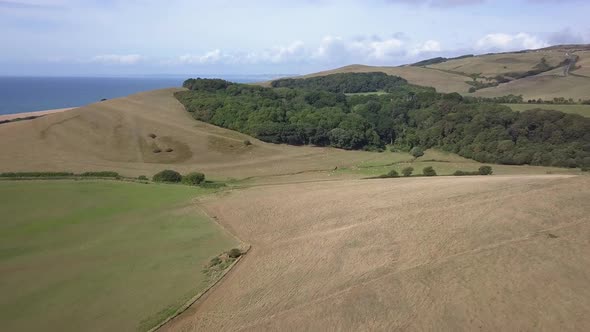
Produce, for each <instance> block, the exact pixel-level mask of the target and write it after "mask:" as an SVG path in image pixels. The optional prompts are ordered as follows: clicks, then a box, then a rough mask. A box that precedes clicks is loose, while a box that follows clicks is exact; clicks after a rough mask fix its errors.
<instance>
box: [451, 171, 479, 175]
mask: <svg viewBox="0 0 590 332" xmlns="http://www.w3.org/2000/svg"><path fill="white" fill-rule="evenodd" d="M453 175H454V176H464V175H480V173H479V171H475V172H469V171H455V173H453Z"/></svg>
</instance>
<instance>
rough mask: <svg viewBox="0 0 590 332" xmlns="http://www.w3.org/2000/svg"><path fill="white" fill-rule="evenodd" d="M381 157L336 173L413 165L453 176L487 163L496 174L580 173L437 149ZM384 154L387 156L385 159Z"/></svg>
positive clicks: (384, 170) (371, 174) (373, 171)
mask: <svg viewBox="0 0 590 332" xmlns="http://www.w3.org/2000/svg"><path fill="white" fill-rule="evenodd" d="M382 154H383V156H384V157H383V158H381V159H379V160H378V161H372V162H362V163H359V164H358V165H356V166H354V167H349V168H339V169H338V170H337V171H336V173H339V174H357V175H362V176H366V177H376V176H379V175H382V174H386V173H388V172H389V171H391V170H392V169H394V170H396V171H397V172H398V173H399V174H400V175H401V171H402V170H403V169H404V168H406V167H412V168H414V173H413V174H414V175H421V174H422V170H423V169H424V168H425V167H428V166H431V167H433V168H434V170H435V171H436V173H437V174H438V175H452V174H453V173H455V171H458V170H460V171H477V170H478V169H479V167H481V166H483V165H490V166H492V169H493V171H494V174H496V175H514V174H579V173H580V169H579V168H560V167H545V166H528V165H497V164H484V163H480V162H477V161H475V160H471V159H467V158H463V157H461V156H459V155H457V154H454V153H448V152H445V151H440V150H436V149H429V150H426V151H425V153H424V156H422V157H420V158H416V159H414V158H413V157H412V156H410V155H409V154H404V153H391V152H383V153H382ZM387 156H390V157H389V158H387Z"/></svg>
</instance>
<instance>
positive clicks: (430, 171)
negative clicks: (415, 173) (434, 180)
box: [422, 166, 436, 176]
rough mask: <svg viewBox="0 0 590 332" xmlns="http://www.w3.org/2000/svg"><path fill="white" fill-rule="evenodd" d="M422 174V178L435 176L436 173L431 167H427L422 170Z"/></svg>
mask: <svg viewBox="0 0 590 332" xmlns="http://www.w3.org/2000/svg"><path fill="white" fill-rule="evenodd" d="M422 174H424V176H436V171H435V170H434V168H432V166H427V167H424V169H423V170H422Z"/></svg>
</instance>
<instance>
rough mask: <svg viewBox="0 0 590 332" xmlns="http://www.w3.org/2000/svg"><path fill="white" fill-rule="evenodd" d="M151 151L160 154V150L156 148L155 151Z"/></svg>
mask: <svg viewBox="0 0 590 332" xmlns="http://www.w3.org/2000/svg"><path fill="white" fill-rule="evenodd" d="M152 151H153V152H154V153H160V152H162V150H160V149H158V148H155V149H154V150H152Z"/></svg>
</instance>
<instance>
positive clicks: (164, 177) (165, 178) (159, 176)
mask: <svg viewBox="0 0 590 332" xmlns="http://www.w3.org/2000/svg"><path fill="white" fill-rule="evenodd" d="M152 180H154V182H173V183H177V182H180V181H182V175H180V173H178V172H177V171H173V170H170V169H166V170H163V171H161V172H159V173H156V174H155V175H154V176H153V177H152Z"/></svg>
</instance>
